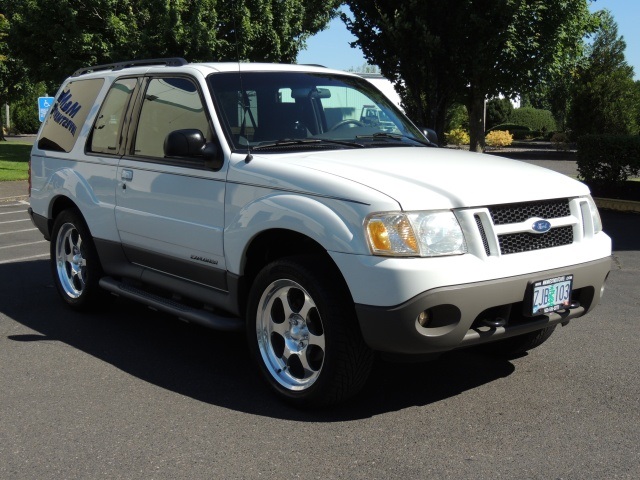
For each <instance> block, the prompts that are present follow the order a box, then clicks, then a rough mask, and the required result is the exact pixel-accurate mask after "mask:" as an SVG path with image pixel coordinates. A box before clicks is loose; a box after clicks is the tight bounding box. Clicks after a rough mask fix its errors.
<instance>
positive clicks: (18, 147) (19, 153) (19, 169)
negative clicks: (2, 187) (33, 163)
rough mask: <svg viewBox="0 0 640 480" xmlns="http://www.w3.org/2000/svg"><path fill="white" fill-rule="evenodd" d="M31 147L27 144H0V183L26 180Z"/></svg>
mask: <svg viewBox="0 0 640 480" xmlns="http://www.w3.org/2000/svg"><path fill="white" fill-rule="evenodd" d="M31 146H32V145H31V144H30V143H27V142H0V182H2V181H7V180H26V179H27V177H28V175H29V173H28V172H29V153H30V152H31Z"/></svg>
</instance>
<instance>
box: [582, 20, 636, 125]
mask: <svg viewBox="0 0 640 480" xmlns="http://www.w3.org/2000/svg"><path fill="white" fill-rule="evenodd" d="M599 16H600V19H601V24H600V28H599V29H598V31H597V33H596V35H595V38H594V41H593V44H592V45H591V47H590V50H589V52H588V56H587V60H586V62H585V65H584V66H583V67H581V68H579V69H578V71H577V75H576V78H574V88H573V95H572V107H571V119H570V122H571V127H572V129H573V132H574V135H576V136H581V135H586V134H603V133H610V134H621V135H625V134H637V133H638V103H639V99H638V89H637V86H636V83H635V82H634V81H633V67H631V66H630V65H628V64H627V62H626V60H625V56H624V51H625V49H626V43H625V41H624V39H623V38H622V37H620V36H618V25H617V24H616V22H615V21H614V19H613V17H612V16H611V14H610V13H609V12H608V11H607V10H602V11H601V12H599Z"/></svg>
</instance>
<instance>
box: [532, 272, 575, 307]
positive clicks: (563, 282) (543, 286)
mask: <svg viewBox="0 0 640 480" xmlns="http://www.w3.org/2000/svg"><path fill="white" fill-rule="evenodd" d="M572 283H573V275H562V276H559V277H554V278H548V279H547V280H540V281H538V282H534V283H533V284H531V289H530V290H529V291H530V295H531V300H530V302H531V303H530V304H529V306H530V310H529V315H531V316H535V315H544V314H545V313H551V312H555V311H557V310H563V309H565V308H567V307H568V306H569V305H570V304H571V286H572Z"/></svg>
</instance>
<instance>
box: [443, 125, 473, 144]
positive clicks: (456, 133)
mask: <svg viewBox="0 0 640 480" xmlns="http://www.w3.org/2000/svg"><path fill="white" fill-rule="evenodd" d="M444 137H445V139H446V140H447V144H448V145H456V146H460V145H468V144H469V134H468V133H467V132H465V131H464V130H462V129H460V128H455V129H453V130H451V131H450V132H449V133H445V134H444Z"/></svg>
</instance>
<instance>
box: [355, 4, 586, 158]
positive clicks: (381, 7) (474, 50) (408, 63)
mask: <svg viewBox="0 0 640 480" xmlns="http://www.w3.org/2000/svg"><path fill="white" fill-rule="evenodd" d="M345 3H346V4H347V5H349V7H350V8H351V11H352V13H353V17H352V18H349V17H348V16H346V15H343V17H342V18H343V20H344V21H345V23H346V25H347V28H348V29H349V30H350V31H351V33H353V34H354V35H355V36H356V38H357V40H356V41H355V42H354V44H355V45H359V46H360V47H361V48H362V50H363V52H364V54H365V57H366V58H367V60H368V61H369V62H371V63H375V64H377V65H379V66H380V69H381V71H382V73H383V74H384V75H385V76H387V77H389V78H393V79H395V80H396V81H397V82H398V83H400V82H402V84H403V85H404V89H405V94H408V95H410V96H411V97H413V99H414V101H415V102H416V103H417V104H418V108H417V109H416V113H417V115H418V118H416V120H417V121H419V122H424V123H427V124H428V125H429V126H431V127H435V129H436V132H438V133H439V134H441V133H442V131H441V128H442V125H443V124H444V118H445V113H443V112H446V110H447V108H448V106H450V105H451V103H453V102H454V101H460V102H462V103H464V104H465V105H466V107H467V110H468V112H469V126H470V136H471V148H472V149H473V150H482V148H483V143H484V122H483V116H484V101H485V98H487V97H494V96H497V95H498V94H500V93H502V94H503V95H506V96H508V97H509V96H514V95H516V94H519V93H522V92H526V91H528V90H530V89H531V88H533V86H534V85H535V84H536V83H537V82H539V81H540V80H541V79H543V78H545V77H546V76H547V75H549V73H550V72H552V71H553V70H554V69H557V68H559V66H560V65H561V64H562V62H563V60H564V59H565V58H566V57H567V56H570V55H572V54H573V53H574V52H575V51H576V50H577V49H579V48H580V46H581V44H582V42H581V40H582V37H583V35H584V33H585V32H586V31H588V30H589V29H590V27H591V25H592V19H591V16H590V14H589V11H588V1H587V0H554V1H543V0H482V1H478V0H475V1H472V0H451V1H448V2H441V1H437V0H407V1H405V2H397V1H393V0H346V2H345ZM423 100H424V101H423ZM425 104H426V105H425Z"/></svg>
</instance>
